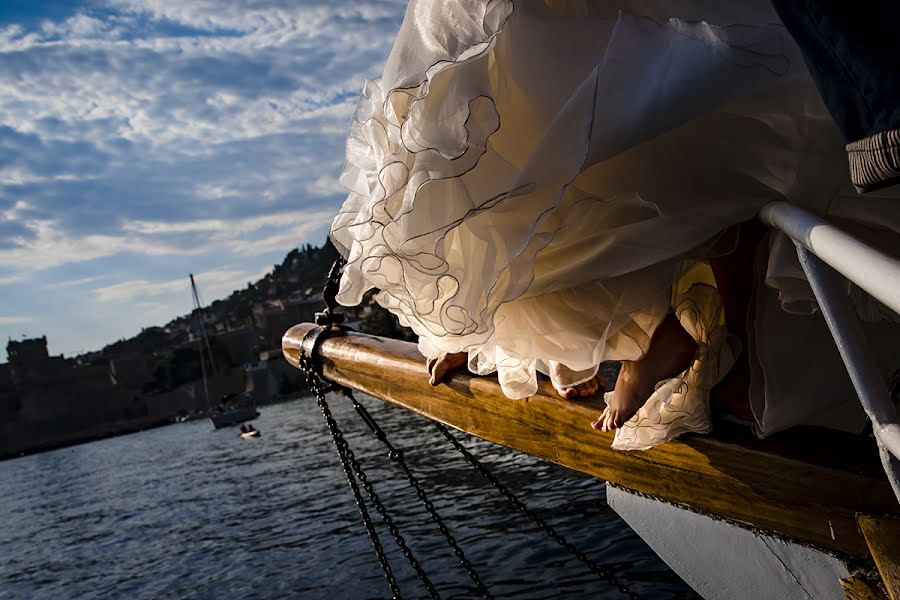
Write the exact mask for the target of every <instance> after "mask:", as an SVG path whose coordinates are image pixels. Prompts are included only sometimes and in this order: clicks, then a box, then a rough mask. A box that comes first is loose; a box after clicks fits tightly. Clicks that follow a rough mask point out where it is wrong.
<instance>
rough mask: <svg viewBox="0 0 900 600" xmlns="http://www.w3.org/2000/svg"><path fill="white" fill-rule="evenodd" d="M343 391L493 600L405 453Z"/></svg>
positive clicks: (480, 588) (478, 585)
mask: <svg viewBox="0 0 900 600" xmlns="http://www.w3.org/2000/svg"><path fill="white" fill-rule="evenodd" d="M341 391H342V392H343V393H344V395H345V396H347V398H349V399H350V401H351V402H352V403H353V408H355V409H356V412H357V413H359V416H360V417H361V418H362V420H363V421H364V422H365V423H366V425H368V426H369V429H371V430H372V433H374V434H375V437H376V438H378V439H379V440H380V441H381V443H383V444H384V445H385V447H386V448H387V450H388V457H389V458H390V459H391V460H392V461H393V462H395V463H397V464H398V465H399V466H400V469H401V470H402V471H403V474H404V475H406V479H407V481H409V483H410V485H411V486H412V487H413V488H414V489H415V491H416V496H417V497H418V498H419V500H420V501H421V502H422V505H423V506H424V507H425V510H427V511H428V514H429V515H430V516H431V520H432V521H434V523H435V525H437V527H438V529H440V531H441V533H442V534H443V535H444V538H445V539H446V540H447V545H449V546H450V549H451V550H453V554H455V555H456V558H457V559H459V564H460V565H462V567H463V568H464V569H465V570H466V573H467V574H468V575H469V578H470V579H471V580H472V582H473V583H474V584H475V587H476V588H477V589H478V593H479V594H480V595H481V597H482V598H485V600H491V598H493V597H492V596H491V593H490V591H489V590H488V589H487V586H485V585H484V583H483V582H482V581H481V577H479V576H478V573H477V572H476V571H475V567H473V566H472V563H470V562H469V559H467V558H466V555H465V553H464V552H463V550H462V548H460V547H459V544H457V542H456V538H455V537H453V534H452V533H450V528H448V527H447V525H446V524H445V523H444V520H443V519H442V518H441V516H440V515H439V514H438V512H437V509H435V508H434V504H433V503H432V502H431V500H430V499H429V498H428V494H427V493H426V492H425V490H424V489H423V488H422V486H421V484H420V483H419V480H418V478H417V477H416V476H415V475H414V474H413V472H412V471H410V469H409V466H408V465H407V464H406V460H405V459H404V458H403V451H402V450H400V449H398V448H396V447H395V446H394V445H393V444H392V443H391V441H390V440H389V439H388V437H387V434H386V433H385V432H384V430H383V429H382V428H381V427H380V426H379V425H378V423H377V422H376V421H375V418H374V417H373V416H372V415H371V413H369V411H368V410H367V409H366V407H365V406H363V405H362V404H360V403H359V401H358V400H357V399H356V398H355V397H354V396H353V393H352V392H351V391H350V390H349V389H347V388H341Z"/></svg>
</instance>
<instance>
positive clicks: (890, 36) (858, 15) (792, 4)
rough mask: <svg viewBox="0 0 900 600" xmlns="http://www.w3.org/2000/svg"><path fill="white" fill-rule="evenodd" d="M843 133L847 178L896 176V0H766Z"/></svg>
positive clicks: (859, 181)
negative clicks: (848, 169)
mask: <svg viewBox="0 0 900 600" xmlns="http://www.w3.org/2000/svg"><path fill="white" fill-rule="evenodd" d="M772 4H773V5H774V7H775V10H776V11H777V12H778V16H779V17H780V18H781V20H782V22H783V23H784V26H785V27H786V28H787V30H788V31H789V32H790V34H791V36H793V38H794V40H795V41H796V42H797V44H798V45H799V46H800V49H801V51H802V52H803V57H804V59H805V60H806V64H807V67H808V68H809V71H810V73H811V74H812V76H813V79H814V80H815V82H816V85H817V86H818V89H819V92H820V93H821V95H822V99H823V100H824V101H825V105H826V106H827V107H828V110H829V111H830V112H831V115H832V117H833V118H834V120H835V122H836V123H837V125H838V127H840V129H841V131H842V132H843V133H844V136H845V137H846V138H847V142H848V146H847V152H848V156H849V160H850V173H851V177H852V178H853V183H854V184H855V185H856V186H857V189H859V190H860V191H869V190H872V189H877V188H879V187H883V186H885V185H890V184H892V183H897V182H900V0H855V1H854V2H850V1H847V0H772Z"/></svg>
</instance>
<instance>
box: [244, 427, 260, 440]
mask: <svg viewBox="0 0 900 600" xmlns="http://www.w3.org/2000/svg"><path fill="white" fill-rule="evenodd" d="M259 436H260V433H259V429H257V428H256V427H254V426H253V425H247V426H246V427H244V426H243V425H241V439H243V440H249V439H250V438H258V437H259Z"/></svg>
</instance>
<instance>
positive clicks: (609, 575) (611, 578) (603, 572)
mask: <svg viewBox="0 0 900 600" xmlns="http://www.w3.org/2000/svg"><path fill="white" fill-rule="evenodd" d="M432 424H433V425H434V426H435V427H436V428H437V430H438V431H440V432H441V434H442V435H443V436H444V437H445V438H447V439H448V440H449V441H450V443H451V444H453V446H454V447H455V448H456V449H457V450H458V451H459V453H460V454H462V455H463V457H465V459H466V461H468V463H469V464H471V465H472V466H473V467H475V469H476V470H477V471H478V472H479V473H481V474H482V475H483V476H484V477H485V478H486V479H487V480H488V481H490V482H491V485H492V486H494V487H495V488H497V490H498V491H499V492H500V493H501V494H502V495H503V496H504V497H505V498H506V499H507V500H509V501H510V503H512V505H513V506H515V507H516V508H517V509H519V510H520V511H522V512H523V513H525V515H526V516H527V517H528V518H529V519H531V521H532V522H533V523H534V524H535V525H537V526H538V527H539V528H540V529H541V531H543V532H544V533H546V534H547V535H549V536H550V537H551V538H553V539H554V540H556V543H558V544H559V545H560V546H562V547H563V548H565V549H566V550H567V551H568V552H569V553H570V554H572V555H573V556H574V557H575V558H577V559H578V560H579V561H581V562H582V563H584V564H585V565H586V566H587V568H588V569H590V570H591V571H592V572H593V573H595V574H597V575H599V576H600V577H602V578H604V579H605V580H606V581H607V582H608V583H609V584H610V585H612V586H613V587H615V588H616V589H617V590H619V591H620V592H622V593H623V594H624V595H626V596H627V597H628V598H632V599H633V600H639V598H640V596H638V595H637V594H636V593H635V592H632V591H631V590H630V589H628V586H627V585H625V584H624V583H622V582H621V581H619V579H618V578H617V577H616V575H615V573H613V572H612V571H611V570H610V569H608V568H606V567H604V566H601V565H598V564H597V563H595V562H594V561H592V560H591V559H590V558H588V557H587V556H586V555H585V554H584V553H583V552H581V551H580V550H578V548H576V547H575V546H574V545H572V544H571V543H570V542H569V541H567V540H566V539H565V538H564V537H563V536H562V535H560V534H559V533H558V532H557V531H556V530H555V529H554V528H553V526H552V525H550V524H549V523H547V522H546V521H544V520H543V519H542V518H541V517H539V516H538V515H537V514H536V513H535V512H534V511H532V510H531V509H529V508H528V507H527V506H526V505H525V503H524V502H522V501H521V500H519V499H518V498H517V497H516V495H515V494H513V493H512V492H511V491H510V490H509V488H507V487H506V486H505V485H503V484H502V483H500V481H499V480H498V479H497V478H496V477H494V475H493V473H491V472H490V471H488V470H487V468H486V467H485V466H484V465H482V464H481V463H480V462H479V461H478V459H477V458H475V457H474V456H472V454H471V453H470V452H469V451H468V450H467V449H466V448H465V446H463V445H462V444H461V443H460V442H459V440H457V439H456V438H455V437H454V436H453V435H452V434H451V433H450V432H449V431H448V430H447V428H446V427H445V426H444V425H442V424H441V423H438V422H437V421H432Z"/></svg>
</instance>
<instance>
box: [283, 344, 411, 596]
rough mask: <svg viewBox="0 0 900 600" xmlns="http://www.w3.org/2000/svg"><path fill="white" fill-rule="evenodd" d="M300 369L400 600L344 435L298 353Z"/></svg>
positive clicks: (316, 379)
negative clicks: (349, 456)
mask: <svg viewBox="0 0 900 600" xmlns="http://www.w3.org/2000/svg"><path fill="white" fill-rule="evenodd" d="M300 368H301V369H302V370H303V372H304V373H305V374H306V383H307V385H309V389H310V390H312V392H313V394H314V395H315V397H316V404H318V405H319V409H320V410H321V411H322V416H324V417H325V423H326V424H327V425H328V431H329V432H330V433H331V440H332V441H333V442H334V445H335V448H337V453H338V459H340V463H341V468H342V469H343V471H344V475H345V476H346V477H347V483H348V484H349V485H350V490H351V491H352V492H353V499H354V500H355V501H356V507H357V508H358V509H359V514H360V515H361V516H362V518H363V523H365V526H366V532H367V533H368V534H369V539H370V540H371V541H372V547H373V548H374V549H375V554H376V556H378V562H379V563H381V570H382V571H383V572H384V577H385V579H387V582H388V586H389V587H390V588H391V594H392V595H393V598H394V600H402V598H403V595H402V594H401V593H400V587H399V586H398V585H397V579H396V578H395V577H394V572H393V571H392V570H391V565H390V564H389V563H388V560H387V556H386V555H385V553H384V548H383V547H382V545H381V541H380V540H379V539H378V532H377V531H376V530H375V525H374V524H373V523H372V517H371V516H370V515H369V511H368V510H367V509H366V503H365V501H364V500H363V498H362V494H360V492H359V486H358V485H357V484H356V479H354V477H353V472H352V471H351V468H350V463H349V461H348V459H347V455H346V452H345V450H344V449H345V447H346V445H347V442H346V441H345V440H344V433H343V432H342V431H341V428H340V427H338V424H337V421H335V420H334V416H333V415H332V414H331V409H330V408H329V407H328V402H327V401H326V400H325V393H324V392H323V390H322V387H321V386H320V385H319V377H318V375H316V372H315V370H314V369H313V367H312V364H311V362H310V360H309V358H308V357H307V356H306V355H305V354H304V353H303V352H302V351H301V353H300Z"/></svg>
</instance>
